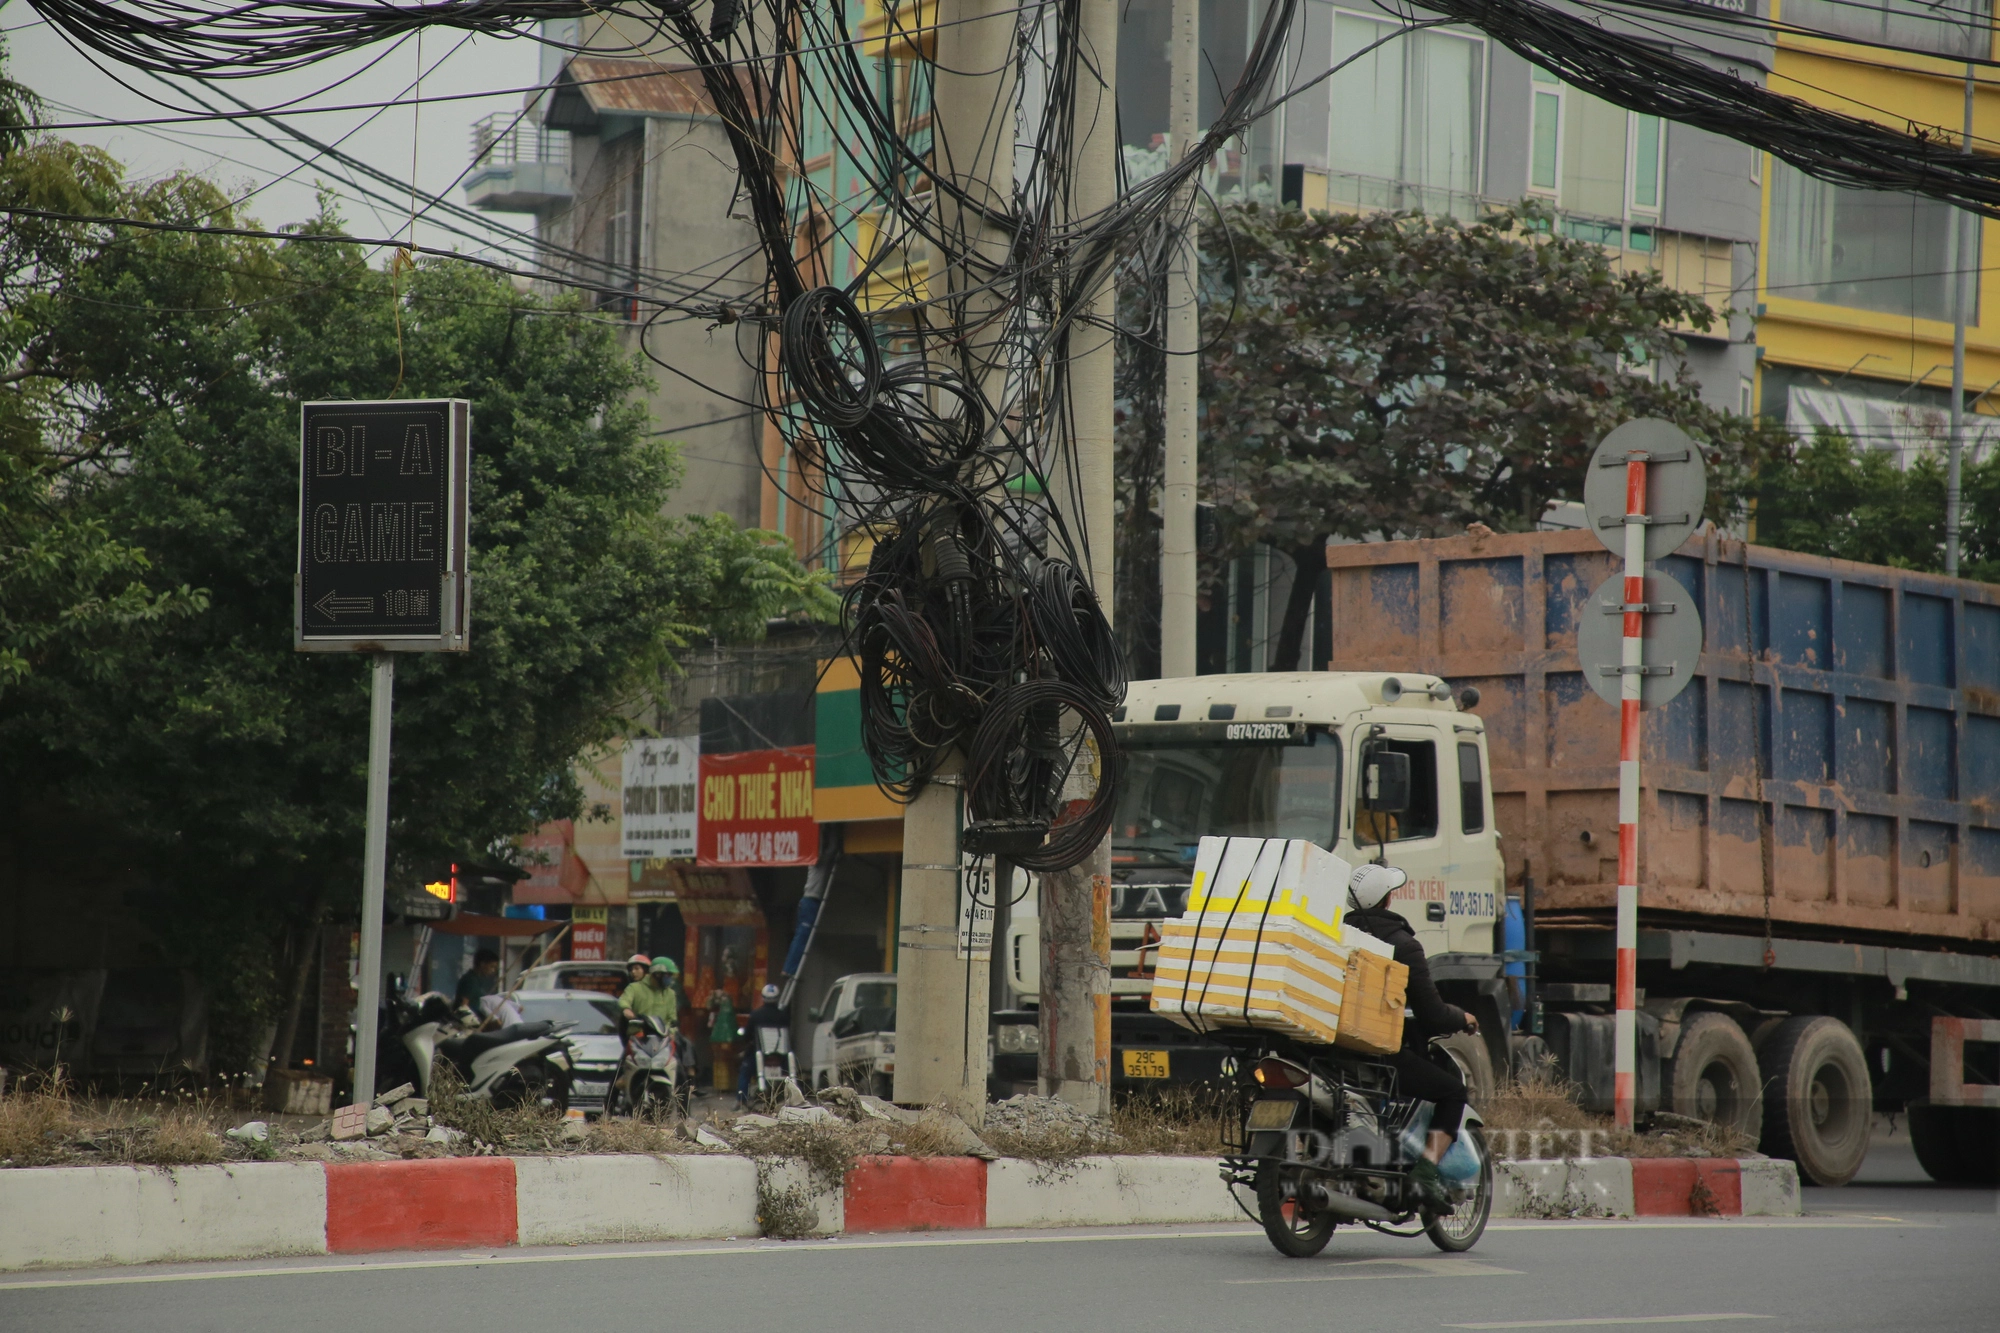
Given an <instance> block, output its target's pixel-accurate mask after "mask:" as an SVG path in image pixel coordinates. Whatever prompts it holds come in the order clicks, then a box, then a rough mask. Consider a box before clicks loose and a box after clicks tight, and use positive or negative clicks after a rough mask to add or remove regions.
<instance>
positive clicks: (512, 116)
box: [465, 111, 572, 213]
mask: <svg viewBox="0 0 2000 1333" xmlns="http://www.w3.org/2000/svg"><path fill="white" fill-rule="evenodd" d="M533 114H534V113H533V112H532V111H531V112H529V113H528V115H527V116H523V115H522V114H521V113H520V112H515V111H497V112H495V113H494V114H492V115H490V116H487V117H485V118H484V119H482V120H478V121H475V122H474V123H473V126H472V170H471V171H470V172H469V173H467V175H466V178H465V197H466V201H467V202H468V203H470V204H471V205H472V206H473V207H474V208H483V209H486V210H488V211H489V212H494V213H540V212H544V211H546V210H548V209H551V208H555V207H557V206H559V205H561V204H565V203H568V202H569V200H570V198H571V195H572V191H571V188H570V180H569V135H568V134H567V133H566V132H564V131H562V130H550V129H544V128H543V127H542V126H540V125H537V124H535V123H534V122H533V121H532V120H530V119H529V116H532V115H533Z"/></svg>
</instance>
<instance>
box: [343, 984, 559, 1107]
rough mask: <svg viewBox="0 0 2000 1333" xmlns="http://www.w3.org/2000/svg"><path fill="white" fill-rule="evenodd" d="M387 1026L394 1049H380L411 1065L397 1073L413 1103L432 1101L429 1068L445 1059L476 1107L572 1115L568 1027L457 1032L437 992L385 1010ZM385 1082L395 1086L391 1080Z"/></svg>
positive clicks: (515, 1025)
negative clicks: (409, 1087) (413, 1088)
mask: <svg viewBox="0 0 2000 1333" xmlns="http://www.w3.org/2000/svg"><path fill="white" fill-rule="evenodd" d="M383 1019H384V1025H385V1026H393V1027H394V1029H395V1031H394V1032H393V1033H385V1034H384V1035H385V1036H391V1035H393V1036H394V1038H395V1042H394V1044H393V1046H392V1045H391V1043H389V1042H387V1041H384V1042H382V1043H381V1044H380V1046H379V1047H378V1049H382V1050H389V1049H400V1051H401V1052H402V1053H403V1055H404V1057H405V1058H406V1059H407V1060H408V1066H407V1067H405V1068H404V1069H403V1070H402V1071H401V1072H402V1074H403V1078H404V1080H406V1081H409V1082H413V1083H415V1084H416V1085H417V1090H418V1095H419V1096H422V1097H426V1098H427V1097H429V1096H430V1083H431V1068H432V1065H433V1063H434V1061H436V1060H437V1059H438V1058H440V1057H442V1058H443V1059H444V1060H445V1061H446V1062H447V1063H448V1064H450V1065H451V1067H452V1068H453V1069H454V1070H455V1071H457V1073H458V1077H459V1079H460V1080H461V1082H462V1083H463V1084H464V1088H463V1090H462V1091H461V1092H460V1093H459V1095H460V1096H462V1097H468V1098H471V1099H473V1100H475V1101H491V1102H492V1103H493V1105H494V1106H496V1107H498V1108H500V1109H501V1110H509V1109H511V1108H513V1107H516V1106H529V1105H542V1106H549V1107H553V1108H554V1109H555V1110H557V1111H565V1110H567V1109H569V1085H570V1077H571V1065H570V1058H569V1048H568V1045H567V1044H566V1043H565V1041H564V1040H563V1039H564V1037H566V1036H567V1035H568V1033H569V1029H570V1025H569V1024H557V1023H551V1022H548V1021H547V1020H545V1019H544V1020H541V1021H538V1022H533V1023H526V1022H524V1023H510V1024H508V1025H507V1026H506V1027H503V1028H499V1029H497V1030H496V1031H493V1032H463V1033H461V1032H458V1031H457V1022H456V1018H455V1015H454V1014H453V1013H452V1009H451V1003H450V1001H448V1000H446V999H445V998H444V996H442V995H439V994H437V993H435V992H433V993H431V994H429V995H425V996H423V997H422V999H421V1001H420V1002H418V1001H411V1000H408V999H403V998H401V997H398V998H397V999H395V1000H392V1001H391V1003H390V1004H389V1005H388V1006H385V1007H384V1009H383ZM387 1081H388V1082H390V1083H392V1084H393V1083H395V1082H397V1081H399V1080H398V1079H396V1078H395V1077H389V1078H388V1080H387Z"/></svg>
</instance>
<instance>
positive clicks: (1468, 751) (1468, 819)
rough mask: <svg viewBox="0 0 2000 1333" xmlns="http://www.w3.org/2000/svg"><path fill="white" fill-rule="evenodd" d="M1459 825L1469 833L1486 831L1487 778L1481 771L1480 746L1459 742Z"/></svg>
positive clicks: (1469, 742)
mask: <svg viewBox="0 0 2000 1333" xmlns="http://www.w3.org/2000/svg"><path fill="white" fill-rule="evenodd" d="M1458 826H1459V828H1460V829H1462V830H1463V831H1464V832H1467V833H1483V832H1485V831H1486V780H1485V778H1484V777H1482V776H1481V775H1480V772H1479V747H1478V746H1477V745H1475V744H1473V743H1472V742H1471V741H1460V742H1459V743H1458Z"/></svg>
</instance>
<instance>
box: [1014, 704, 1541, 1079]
mask: <svg viewBox="0 0 2000 1333" xmlns="http://www.w3.org/2000/svg"><path fill="white" fill-rule="evenodd" d="M1112 717H1113V722H1114V725H1115V727H1116V731H1117V735H1118V740H1119V744H1120V746H1121V748H1122V749H1123V750H1124V761H1125V762H1124V776H1123V780H1122V786H1121V790H1120V792H1119V797H1118V806H1117V812H1116V816H1115V818H1114V820H1113V824H1112V830H1111V839H1112V842H1111V849H1112V850H1111V872H1112V889H1111V916H1112V922H1111V947H1112V956H1111V977H1112V980H1111V990H1112V1044H1113V1056H1112V1069H1111V1074H1112V1082H1113V1086H1114V1087H1120V1086H1124V1087H1127V1088H1128V1089H1129V1088H1131V1087H1133V1086H1137V1085H1144V1084H1149V1083H1150V1084H1157V1083H1158V1082H1160V1081H1162V1080H1164V1081H1168V1082H1187V1081H1200V1080H1205V1079H1213V1078H1216V1077H1218V1076H1219V1075H1221V1074H1222V1073H1224V1072H1225V1071H1224V1070H1223V1069H1222V1067H1221V1066H1222V1061H1223V1060H1225V1059H1226V1058H1227V1052H1226V1051H1224V1050H1223V1049H1222V1048H1220V1047H1215V1046H1212V1045H1210V1044H1208V1043H1206V1042H1204V1041H1202V1039H1200V1038H1199V1037H1197V1036H1196V1035H1195V1034H1192V1033H1189V1032H1187V1031H1186V1030H1185V1029H1182V1028H1179V1027H1177V1026H1175V1025H1174V1024H1171V1023H1169V1022H1168V1021H1167V1020H1166V1019H1163V1018H1159V1017H1157V1016H1156V1015H1153V1014H1150V1013H1148V1012H1146V1000H1147V997H1148V996H1149V994H1150V993H1151V990H1152V966H1151V964H1152V954H1151V951H1150V948H1149V946H1150V945H1151V944H1152V943H1153V942H1154V941H1155V940H1157V938H1158V923H1159V922H1160V921H1162V920H1164V919H1166V918H1169V917H1178V916H1179V915H1181V913H1182V911H1183V910H1185V908H1186V905H1187V894H1188V886H1189V882H1190V880H1191V878H1192V875H1193V870H1194V859H1195V852H1196V848H1197V847H1198V845H1199V843H1200V841H1201V839H1202V837H1203V836H1205V835H1213V836H1218V837H1228V836H1231V835H1240V836H1246V837H1283V838H1305V839H1308V840H1310V841H1312V842H1315V843H1318V844H1319V845H1320V846H1322V847H1325V848H1327V849H1328V850H1330V851H1332V852H1334V853H1336V854H1337V855H1339V856H1340V857H1341V858H1342V859H1344V860H1347V861H1349V862H1352V863H1355V864H1359V863H1360V862H1363V861H1372V860H1377V859H1380V860H1383V861H1386V862H1387V863H1388V864H1390V865H1393V866H1397V867H1400V868H1401V869H1403V870H1405V871H1407V872H1408V874H1409V883H1408V884H1406V885H1405V886H1404V887H1403V888H1402V889H1399V890H1397V892H1396V894H1395V896H1394V897H1393V898H1392V899H1391V901H1390V904H1389V905H1390V906H1391V907H1393V908H1394V909H1395V910H1396V911H1398V912H1399V913H1401V914H1402V916H1403V917H1404V918H1405V919H1406V920H1408V921H1409V922H1410V925H1411V927H1412V929H1413V930H1415V932H1416V934H1417V938H1418V939H1419V940H1420V941H1421V942H1422V944H1423V946H1424V951H1425V953H1426V954H1427V955H1429V957H1430V958H1431V960H1432V972H1433V975H1434V976H1435V977H1436V978H1437V979H1438V980H1439V982H1440V986H1441V989H1444V990H1446V992H1447V994H1449V995H1450V997H1451V998H1452V999H1453V1000H1454V1001H1455V1002H1458V1003H1461V1004H1463V1005H1464V1006H1465V1007H1466V1008H1468V1009H1470V1010H1472V1011H1473V1012H1474V1013H1476V1014H1478V1015H1479V1017H1480V1019H1481V1023H1482V1026H1483V1027H1485V1028H1486V1030H1487V1031H1488V1032H1490V1033H1491V1034H1492V1042H1491V1043H1490V1044H1492V1045H1493V1046H1494V1047H1495V1049H1493V1050H1490V1051H1489V1050H1486V1049H1484V1047H1485V1045H1486V1043H1481V1042H1480V1041H1479V1039H1476V1038H1467V1039H1465V1041H1464V1042H1462V1043H1460V1044H1461V1045H1463V1046H1464V1047H1465V1048H1466V1049H1465V1050H1463V1051H1454V1052H1453V1054H1454V1055H1455V1057H1457V1058H1458V1059H1459V1060H1460V1063H1461V1064H1462V1065H1466V1066H1468V1067H1467V1069H1466V1073H1467V1076H1468V1079H1469V1080H1470V1081H1472V1082H1474V1083H1475V1085H1477V1084H1478V1083H1479V1082H1481V1080H1482V1078H1483V1079H1485V1080H1489V1081H1490V1079H1491V1077H1492V1073H1493V1071H1494V1070H1504V1069H1505V1068H1507V1063H1508V1060H1509V1053H1508V1051H1507V1049H1506V1045H1505V1043H1506V1041H1507V1037H1506V1024H1505V1023H1504V1021H1502V1019H1501V1014H1502V1013H1503V1011H1504V1009H1505V1008H1506V1000H1505V995H1506V990H1505V986H1506V983H1505V982H1504V980H1502V978H1501V958H1500V955H1499V953H1498V952H1497V951H1496V946H1495V942H1494V923H1495V921H1496V919H1497V917H1498V916H1499V914H1500V913H1502V912H1503V911H1504V910H1505V879H1504V872H1503V869H1502V862H1501V857H1500V844H1499V834H1498V832H1497V830H1496V828H1495V825H1494V819H1493V795H1492V775H1491V766H1490V763H1489V760H1488V756H1487V746H1486V730H1485V724H1484V723H1483V722H1481V721H1480V719H1479V718H1478V717H1476V716H1474V715H1472V714H1471V713H1469V712H1466V711H1464V710H1463V709H1461V707H1460V701H1459V699H1457V698H1455V697H1454V696H1453V694H1452V691H1451V690H1450V688H1449V687H1447V686H1446V685H1445V684H1444V682H1443V681H1441V680H1439V679H1438V678H1437V677H1435V676H1426V675H1421V674H1414V673H1389V672H1295V673H1283V672H1270V673H1258V674H1254V675H1228V676H1196V677H1188V678H1180V679H1173V680H1147V681H1134V682H1132V684H1131V686H1130V687H1129V689H1128V690H1127V693H1126V697H1125V704H1124V706H1123V707H1122V708H1120V709H1119V710H1118V711H1117V712H1115V713H1114V714H1113V715H1112ZM1377 748H1381V749H1387V750H1391V751H1395V752H1398V753H1401V754H1404V755H1406V756H1408V758H1409V768H1410V775H1411V783H1410V787H1411V794H1410V799H1409V801H1408V804H1407V806H1406V808H1405V809H1404V810H1403V811H1402V812H1401V813H1399V814H1397V815H1393V816H1389V815H1380V814H1377V813H1375V812H1371V811H1368V810H1366V809H1364V808H1363V807H1362V804H1361V802H1360V800H1359V796H1360V784H1361V776H1360V775H1361V771H1362V763H1363V761H1364V759H1365V758H1366V756H1367V755H1368V754H1369V753H1371V752H1372V751H1373V750H1374V749H1377ZM1037 925H1038V921H1037V916H1036V914H1035V902H1034V899H1033V896H1032V895H1030V896H1028V897H1027V898H1025V899H1024V900H1023V901H1022V902H1021V903H1020V904H1019V905H1017V906H1015V908H1014V909H1013V913H1012V915H1011V916H1010V919H1009V922H1008V926H1007V930H1006V932H1005V945H1004V947H1003V952H1002V960H1001V961H1002V966H1003V968H1004V969H1005V975H1006V981H1007V985H1008V987H1009V989H1010V990H1011V991H1012V992H1013V1000H1014V1003H1013V1004H1012V1005H1011V1006H1010V1009H1011V1010H1012V1011H1013V1012H1011V1013H1001V1014H997V1015H996V1029H995V1035H994V1069H995V1081H996V1083H1002V1084H1005V1083H1012V1082H1020V1081H1023V1080H1024V1078H1032V1077H1033V1072H1032V1070H1033V1051H1032V1046H1033V1036H1032V1034H1033V1027H1032V1023H1033V1014H1032V1012H1030V1008H1031V1005H1032V1003H1033V1001H1034V998H1035V996H1036V994H1037V992H1038V990H1039V987H1040V975H1039V970H1038V968H1037V966H1036V964H1037V963H1038V960H1039V957H1040V951H1039V947H1038V937H1037V935H1036V927H1037ZM1489 1020H1490V1021H1489ZM1023 1025H1026V1026H1025V1027H1024V1026H1023ZM1010 1027H1012V1028H1013V1029H1014V1030H1013V1031H1009V1030H1008V1029H1009V1028H1010ZM1016 1066H1018V1067H1019V1068H1016ZM1023 1069H1025V1070H1026V1071H1027V1072H1026V1073H1025V1074H1023V1073H1022V1072H1021V1071H1022V1070H1023ZM1488 1085H1489V1086H1490V1082H1489V1083H1488Z"/></svg>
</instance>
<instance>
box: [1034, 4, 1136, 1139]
mask: <svg viewBox="0 0 2000 1333" xmlns="http://www.w3.org/2000/svg"><path fill="white" fill-rule="evenodd" d="M1080 4H1081V25H1080V26H1081V29H1082V31H1081V34H1080V35H1081V38H1082V41H1081V43H1080V46H1081V50H1080V52H1079V57H1078V60H1077V68H1076V77H1075V79H1074V80H1073V93H1072V95H1073V97H1074V102H1073V119H1072V122H1071V123H1072V124H1073V125H1074V126H1075V130H1074V137H1073V138H1072V140H1071V145H1072V146H1071V149H1070V162H1069V173H1068V174H1069V194H1070V210H1069V211H1070V216H1071V217H1072V218H1075V219H1083V218H1089V217H1092V216H1093V215H1096V214H1100V213H1102V212H1103V211H1104V210H1106V209H1108V208H1110V207H1111V206H1112V205H1114V204H1115V203H1117V199H1118V116H1117V108H1118V6H1117V4H1116V0H1080ZM1107 278H1108V275H1107ZM1115 315H1116V310H1115V296H1114V293H1113V292H1112V289H1111V284H1110V282H1109V281H1108V280H1107V281H1103V282H1101V283H1100V285H1099V287H1098V289H1097V291H1096V292H1095V293H1094V294H1093V295H1092V296H1091V297H1090V299H1089V301H1088V303H1087V305H1086V308H1085V310H1084V316H1085V317H1084V318H1083V319H1081V320H1078V321H1077V322H1076V324H1075V325H1074V326H1073V329H1072V331H1071V333H1070V362H1069V392H1070V400H1069V401H1070V420H1071V421H1072V423H1074V424H1073V432H1074V433H1073V436H1072V439H1073V440H1074V443H1075V447H1076V475H1077V485H1078V490H1077V493H1076V494H1074V495H1068V496H1063V497H1060V500H1061V501H1062V502H1064V503H1067V504H1068V506H1069V508H1070V514H1069V518H1070V520H1071V522H1072V524H1073V530H1074V531H1077V532H1079V533H1080V534H1082V535H1083V536H1084V537H1085V539H1086V540H1088V541H1089V543H1090V582H1091V587H1092V588H1093V589H1094V590H1095V591H1096V593H1097V600H1098V602H1099V603H1100V604H1101V605H1102V606H1103V608H1104V614H1105V615H1106V616H1107V617H1109V616H1110V615H1111V613H1112V604H1111V549H1112V500H1113V494H1112V424H1113V423H1112V369H1113V363H1114V360H1115V356H1116V349H1115V347H1114V345H1113V343H1112V339H1111V335H1110V334H1109V333H1108V332H1106V330H1108V329H1110V328H1111V326H1112V324H1113V323H1114V320H1115ZM1041 922H1042V1007H1041V1029H1042V1034H1041V1035H1042V1048H1041V1085H1042V1092H1043V1093H1044V1094H1045V1095H1049V1096H1055V1097H1061V1098H1062V1099H1063V1100H1064V1101H1067V1102H1069V1103H1070V1104H1071V1105H1073V1106H1075V1107H1077V1108H1078V1109H1080V1110H1082V1111H1084V1112H1086V1113H1089V1114H1098V1115H1103V1114H1108V1113H1109V1112H1110V1110H1111V842H1110V839H1109V838H1106V839H1105V841H1104V842H1102V843H1100V844H1099V845H1098V847H1097V850H1096V851H1095V852H1093V853H1092V854H1091V855H1090V857H1089V858H1088V859H1086V860H1085V861H1084V862H1083V863H1082V864H1080V865H1077V866H1074V867H1072V868H1071V869H1069V870H1065V871H1063V872H1061V873H1060V874H1053V875H1045V876H1043V878H1042V917H1041Z"/></svg>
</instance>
